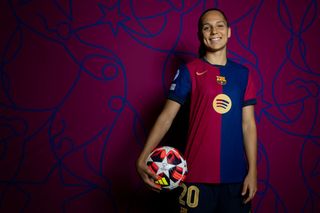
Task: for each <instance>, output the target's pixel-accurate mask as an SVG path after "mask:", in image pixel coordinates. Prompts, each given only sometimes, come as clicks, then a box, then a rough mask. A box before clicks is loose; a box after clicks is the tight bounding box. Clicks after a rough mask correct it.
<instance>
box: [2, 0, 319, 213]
mask: <svg viewBox="0 0 320 213" xmlns="http://www.w3.org/2000/svg"><path fill="white" fill-rule="evenodd" d="M319 3H320V2H319V0H299V1H293V0H292V1H289V0H276V1H263V0H260V1H258V0H256V1H254V0H247V1H244V0H228V1H227V0H226V1H217V0H215V1H214V0H212V1H209V0H198V1H197V0H193V1H189V0H188V1H184V0H165V1H164V0H162V1H160V0H139V1H137V0H136V1H133V0H123V1H120V0H118V1H116V0H113V1H112V0H110V1H107V0H90V1H89V0H81V1H80V0H77V1H72V0H47V1H42V0H38V1H36V0H15V1H11V0H3V1H0V29H1V34H0V38H1V39H0V54H1V55H0V59H1V62H0V63H1V65H0V77H1V82H0V131H1V136H0V171H1V172H0V211H1V212H154V211H155V209H158V210H159V209H161V208H166V209H167V211H168V209H170V208H171V205H172V203H171V201H172V199H171V198H172V197H174V194H172V193H167V194H156V193H153V192H151V191H150V190H148V189H146V187H145V186H144V184H143V183H142V182H141V180H140V179H139V178H138V176H137V174H136V171H135V160H136V158H137V156H138V154H139V153H140V151H141V149H142V147H143V144H144V142H145V138H146V136H147V133H148V131H149V130H150V128H151V126H152V124H153V122H154V120H155V118H156V116H157V115H158V113H159V112H160V110H161V108H162V105H163V103H164V101H165V98H166V94H167V90H168V87H169V84H170V81H171V79H172V77H173V75H174V72H175V70H176V68H177V67H178V66H179V65H180V64H181V63H184V62H187V61H189V60H191V59H192V58H195V57H197V47H198V41H197V37H196V23H197V18H198V16H199V15H200V13H201V12H202V11H203V10H204V9H207V8H210V7H219V8H221V9H223V10H224V11H225V12H226V14H227V16H228V17H229V20H230V22H231V28H232V36H231V39H230V42H229V53H228V54H229V57H230V58H233V59H234V60H236V61H239V62H240V63H243V64H245V65H246V66H248V67H249V68H250V69H251V70H252V71H253V73H254V76H255V78H256V80H257V84H258V88H259V91H258V94H257V97H258V104H257V106H256V119H257V125H258V133H259V135H258V139H259V141H258V142H259V150H258V151H259V153H258V154H259V158H258V160H259V161H258V170H259V192H258V193H257V196H256V198H255V200H254V205H253V207H254V208H253V209H254V212H259V213H261V212H268V213H270V212H320V184H319V183H320V146H319V145H320V115H319V109H320V107H319V101H320V99H319V97H320V85H319V83H320V72H319V70H320V63H319V56H318V54H317V52H318V51H319V49H320V42H319V36H320V33H319V31H320V28H319V26H320V23H319V22H320V18H319ZM181 117H182V118H183V114H182V116H181ZM177 120H178V121H179V118H178V119H177ZM180 120H183V119H180ZM177 123H179V122H177ZM181 123H184V122H180V126H179V124H177V126H178V127H176V129H174V127H173V130H172V131H171V133H169V135H174V136H173V137H171V139H170V138H169V139H167V140H164V142H163V143H165V141H167V142H168V143H171V144H174V145H175V146H177V147H180V148H181V149H183V145H184V136H183V134H184V132H185V131H184V130H185V126H183V125H182V126H181ZM173 138H174V139H173ZM169 198H170V199H169ZM172 208H173V207H172Z"/></svg>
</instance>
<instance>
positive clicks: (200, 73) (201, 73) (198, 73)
mask: <svg viewBox="0 0 320 213" xmlns="http://www.w3.org/2000/svg"><path fill="white" fill-rule="evenodd" d="M206 72H208V70H205V71H203V72H196V75H203V74H205V73H206Z"/></svg>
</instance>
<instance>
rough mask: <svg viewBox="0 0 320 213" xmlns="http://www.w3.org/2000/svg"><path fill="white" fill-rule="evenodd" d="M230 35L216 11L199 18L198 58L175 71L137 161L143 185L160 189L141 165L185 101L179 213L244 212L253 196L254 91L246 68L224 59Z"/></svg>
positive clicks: (203, 14) (224, 22) (255, 144)
mask: <svg viewBox="0 0 320 213" xmlns="http://www.w3.org/2000/svg"><path fill="white" fill-rule="evenodd" d="M230 36H231V29H230V26H229V23H228V20H227V18H226V16H225V14H224V13H223V12H222V11H221V10H219V9H209V10H206V11H205V12H203V13H202V15H201V16H200V18H199V22H198V37H199V40H200V48H199V56H200V58H198V59H195V60H194V61H192V62H190V63H188V64H186V65H184V66H181V67H180V68H179V70H178V71H177V73H176V76H175V78H174V80H173V82H172V84H171V87H170V92H169V96H168V100H167V102H166V104H165V106H164V108H163V110H162V112H161V113H160V115H159V117H158V118H157V120H156V122H155V124H154V126H153V128H152V130H151V132H150V134H149V136H148V138H147V141H146V144H145V147H144V149H143V151H142V153H141V154H140V156H139V158H138V160H137V171H138V173H139V175H140V176H141V178H142V179H143V181H144V182H145V183H146V184H147V185H148V186H150V187H151V188H152V189H153V190H160V189H161V187H160V186H159V185H157V184H155V183H154V180H156V179H157V177H156V175H155V174H153V173H152V172H151V171H150V170H149V169H148V167H147V166H146V163H145V161H146V158H147V156H148V155H149V154H150V152H151V151H152V150H153V149H154V148H155V147H156V146H157V145H158V144H159V142H160V141H161V140H162V138H163V137H164V135H165V134H166V133H167V131H168V129H169V128H170V126H171V124H172V121H173V119H174V118H175V116H176V115H177V112H178V111H179V109H180V107H181V105H183V104H184V102H185V101H186V99H187V98H189V97H190V118H189V130H188V141H187V145H186V151H185V158H186V160H187V163H188V170H189V172H188V176H187V178H186V180H185V184H183V185H182V188H183V190H182V194H181V195H180V197H179V204H180V212H201V213H203V212H249V211H250V201H251V200H252V199H253V197H254V195H255V193H256V191H257V167H256V166H257V165H256V158H257V157H256V156H257V133H256V125H255V118H254V104H255V103H256V99H255V94H256V92H255V89H254V85H253V82H252V79H251V75H250V73H249V71H248V69H247V68H246V67H245V66H243V65H240V64H238V63H236V62H233V61H231V60H230V59H228V58H227V42H228V39H229V38H230Z"/></svg>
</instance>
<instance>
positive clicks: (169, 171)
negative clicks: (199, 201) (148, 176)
mask: <svg viewBox="0 0 320 213" xmlns="http://www.w3.org/2000/svg"><path fill="white" fill-rule="evenodd" d="M147 165H148V167H149V168H150V169H151V170H152V171H153V172H154V173H155V174H157V175H158V176H159V177H160V178H159V179H158V180H156V181H155V183H156V184H159V185H161V188H162V189H166V190H172V189H174V188H176V187H178V186H179V185H180V184H181V183H182V181H183V180H184V179H185V177H186V174H187V172H188V169H187V162H186V161H185V159H184V158H183V157H182V155H181V154H180V152H179V151H178V150H177V149H175V148H173V147H170V146H162V147H159V148H156V149H155V150H154V151H153V152H151V154H150V155H149V157H148V159H147Z"/></svg>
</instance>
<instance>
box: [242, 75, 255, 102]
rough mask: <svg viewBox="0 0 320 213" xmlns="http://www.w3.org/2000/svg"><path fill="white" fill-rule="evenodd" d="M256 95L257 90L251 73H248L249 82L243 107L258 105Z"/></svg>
mask: <svg viewBox="0 0 320 213" xmlns="http://www.w3.org/2000/svg"><path fill="white" fill-rule="evenodd" d="M256 94H257V90H256V87H255V84H254V81H253V77H252V74H251V72H250V71H248V82H247V87H246V91H245V94H244V101H243V107H245V106H248V105H255V104H256V103H257V99H256Z"/></svg>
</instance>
